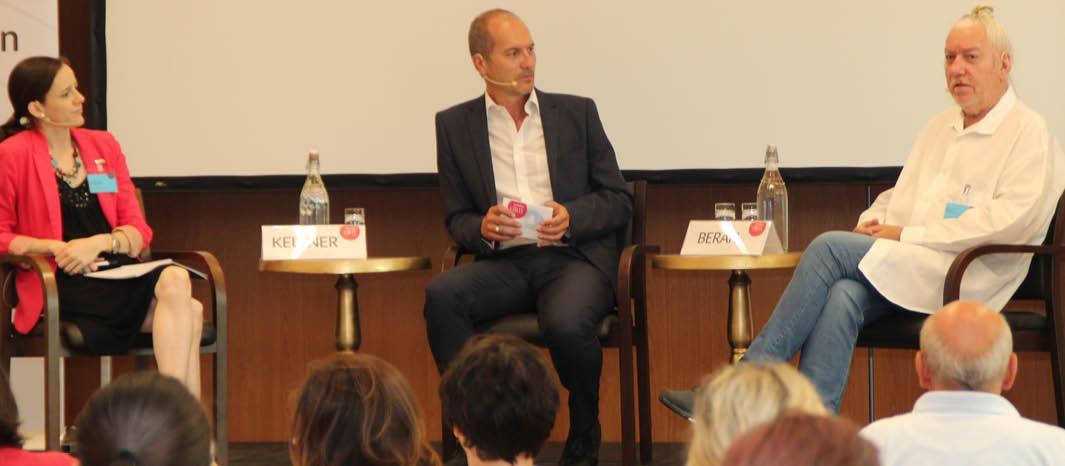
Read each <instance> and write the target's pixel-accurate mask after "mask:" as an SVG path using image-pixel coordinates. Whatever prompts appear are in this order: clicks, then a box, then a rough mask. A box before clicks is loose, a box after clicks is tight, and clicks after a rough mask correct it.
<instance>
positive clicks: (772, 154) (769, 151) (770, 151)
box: [765, 145, 777, 162]
mask: <svg viewBox="0 0 1065 466" xmlns="http://www.w3.org/2000/svg"><path fill="white" fill-rule="evenodd" d="M765 160H766V162H769V161H773V162H776V161H777V146H773V145H767V146H765Z"/></svg>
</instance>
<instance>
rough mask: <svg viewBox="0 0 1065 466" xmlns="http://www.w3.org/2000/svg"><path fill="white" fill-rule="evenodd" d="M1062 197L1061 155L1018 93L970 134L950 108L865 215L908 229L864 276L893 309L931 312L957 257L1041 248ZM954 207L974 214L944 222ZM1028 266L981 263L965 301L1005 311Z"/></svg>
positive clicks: (878, 250)
mask: <svg viewBox="0 0 1065 466" xmlns="http://www.w3.org/2000/svg"><path fill="white" fill-rule="evenodd" d="M1063 187H1065V153H1063V152H1062V150H1061V147H1060V146H1059V145H1058V143H1057V141H1056V140H1055V139H1054V137H1053V136H1052V135H1051V134H1050V131H1049V130H1048V129H1047V125H1046V121H1045V120H1044V119H1043V117H1042V116H1040V115H1039V114H1037V113H1035V112H1034V111H1032V110H1031V109H1030V108H1028V106H1026V105H1024V104H1023V103H1021V102H1020V101H1019V100H1018V99H1017V97H1016V95H1015V94H1014V93H1013V88H1012V87H1011V88H1010V89H1008V90H1007V91H1006V93H1005V94H1004V95H1003V96H1002V98H1001V99H999V102H998V103H997V104H996V105H995V107H994V108H992V109H991V111H990V112H988V114H987V115H986V116H984V118H983V119H982V120H980V121H979V122H977V123H975V124H973V125H971V126H969V127H968V128H964V126H963V120H962V112H961V109H960V108H958V107H954V108H952V109H950V110H947V111H945V112H943V113H941V114H939V115H937V116H936V117H934V118H932V120H931V121H930V122H929V123H928V125H927V126H925V128H924V130H923V131H922V132H921V135H920V136H919V137H918V139H917V142H916V143H915V144H914V146H913V150H912V151H911V152H910V156H909V158H907V159H906V164H905V165H904V166H903V168H902V174H901V175H900V176H899V180H898V182H897V183H896V184H895V187H894V188H892V189H890V190H888V191H885V192H884V193H882V194H881V195H880V196H879V197H877V198H876V202H874V203H873V205H872V206H871V207H869V209H868V210H866V211H865V212H863V213H862V215H861V217H860V218H859V220H858V222H859V223H862V222H865V221H868V220H872V219H878V220H879V221H880V223H882V224H891V225H899V226H901V227H903V229H902V237H901V240H900V241H893V240H887V239H878V240H877V241H876V242H875V243H874V244H873V247H872V248H871V249H870V250H869V252H868V253H867V254H866V255H865V257H864V258H862V261H861V263H860V264H859V266H858V267H859V269H861V271H862V273H864V274H865V276H866V277H867V278H868V279H869V281H870V283H872V285H873V286H874V287H875V288H876V289H877V291H879V292H880V293H881V294H882V295H884V297H886V298H887V299H888V300H889V301H891V302H892V303H895V304H897V305H899V306H902V307H904V308H907V309H911V310H914V311H919V312H924V313H932V312H935V310H936V309H939V308H940V307H941V306H942V305H943V280H944V278H945V277H946V275H947V269H949V268H950V264H951V262H952V261H953V260H954V257H955V256H957V255H958V253H960V252H961V251H962V250H964V249H966V248H968V247H971V246H977V245H981V244H987V243H1007V244H1041V243H1042V242H1043V239H1044V238H1045V237H1046V232H1047V227H1048V226H1049V225H1050V219H1051V216H1052V215H1053V213H1054V209H1055V207H1056V206H1057V201H1058V197H1059V196H1060V195H1061V192H1062V189H1063ZM948 203H951V204H956V205H965V206H970V207H971V208H969V209H968V210H965V211H964V213H961V215H960V216H957V217H956V218H945V213H946V211H947V208H948ZM955 212H956V211H955ZM1030 261H1031V256H1030V255H1025V256H1019V255H990V256H984V257H981V258H979V259H977V260H976V261H974V262H973V263H972V264H971V265H970V266H969V268H968V269H967V271H966V272H965V275H964V277H963V280H962V283H961V297H962V298H964V299H969V300H974V301H978V302H982V303H985V304H986V305H987V306H989V307H991V308H992V309H1001V308H1002V307H1003V306H1004V305H1005V304H1006V301H1008V300H1009V298H1010V297H1011V296H1013V292H1014V291H1015V290H1016V289H1017V287H1018V286H1020V284H1021V282H1022V281H1023V280H1024V276H1025V275H1026V273H1027V270H1028V265H1029V263H1030Z"/></svg>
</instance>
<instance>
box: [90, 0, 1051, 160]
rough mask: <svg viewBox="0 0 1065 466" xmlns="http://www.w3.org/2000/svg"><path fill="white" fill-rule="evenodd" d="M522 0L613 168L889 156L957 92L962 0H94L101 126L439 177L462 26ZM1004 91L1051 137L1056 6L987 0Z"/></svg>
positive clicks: (160, 139)
mask: <svg viewBox="0 0 1065 466" xmlns="http://www.w3.org/2000/svg"><path fill="white" fill-rule="evenodd" d="M496 6H501V7H504V8H508V9H511V10H513V11H515V12H516V13H518V14H519V15H520V16H521V17H522V18H523V19H524V20H525V22H526V23H527V24H528V26H529V28H530V30H531V31H532V34H533V38H534V40H535V41H536V50H537V58H538V64H537V69H536V80H537V85H538V87H539V88H540V89H543V90H544V91H548V92H562V93H572V94H580V95H586V96H590V97H592V98H594V99H595V100H596V102H597V103H598V106H599V112H600V115H601V116H602V119H603V123H604V125H605V127H606V130H607V133H608V135H609V136H610V138H611V140H612V142H613V144H614V147H615V150H616V151H617V154H618V160H619V162H620V165H621V167H622V169H626V170H676V169H706V168H744V167H757V166H760V165H761V163H762V155H763V154H764V148H765V145H766V144H774V145H777V146H778V147H779V148H780V157H781V164H782V165H783V166H785V167H877V166H898V165H901V164H902V162H903V160H904V159H905V157H906V155H907V153H908V151H909V149H910V145H911V144H912V142H913V140H914V138H915V137H916V135H917V132H918V131H919V129H920V128H921V127H922V126H923V125H924V124H925V123H926V122H927V120H928V119H929V118H930V117H931V116H932V115H934V114H935V113H937V112H939V111H941V110H943V109H944V108H947V107H948V106H950V105H952V102H951V99H950V96H949V95H948V94H947V93H946V91H945V82H944V73H943V44H944V39H945V37H946V34H947V31H948V29H949V27H950V25H951V24H952V23H953V21H954V20H956V19H957V18H958V17H959V16H960V15H962V14H963V13H965V12H966V11H967V10H968V8H969V7H970V6H971V2H969V1H960V0H940V1H926V0H895V1H891V2H865V1H850V0H814V1H809V2H794V1H785V0H766V1H748V2H737V1H719V0H710V1H707V0H673V1H668V0H664V1H660V2H636V1H608V0H588V1H572V0H567V1H559V0H544V1H539V2H514V1H504V2H488V1H481V0H471V1H460V2H429V1H414V2H411V1H384V0H382V1H372V0H366V1H339V0H336V1H328V0H321V1H306V2H294V1H290V0H263V1H254V0H232V1H214V0H184V1H181V2H173V1H171V2H133V1H129V2H108V3H107V62H108V115H109V121H108V126H109V128H110V130H112V131H113V132H114V133H115V134H116V135H117V136H118V139H119V141H121V142H122V144H123V146H124V150H125V152H126V154H127V157H128V158H129V164H130V166H131V169H132V171H133V173H134V174H135V175H137V176H141V177H177V176H259V175H284V174H301V173H303V170H304V163H305V155H306V153H307V151H308V150H309V149H311V148H315V149H318V150H319V151H320V152H321V154H322V168H323V172H324V173H329V174H397V173H434V172H435V171H436V161H435V140H434V127H433V116H434V114H435V113H436V112H437V111H439V110H442V109H444V108H447V107H449V106H451V105H454V104H456V103H459V102H463V101H466V100H468V99H471V98H474V97H477V96H479V95H481V94H482V93H483V92H484V84H483V82H482V81H481V80H480V78H479V77H478V76H477V75H476V74H475V72H474V70H473V67H472V65H471V64H470V58H469V53H468V51H467V45H466V31H467V27H468V25H469V22H470V20H471V19H472V18H473V17H474V16H475V15H476V14H477V13H478V12H480V11H482V10H485V9H487V8H491V7H496ZM997 16H998V18H999V19H1000V20H1001V21H1002V22H1003V23H1004V24H1005V26H1006V28H1007V30H1008V31H1009V33H1010V37H1011V39H1012V41H1013V45H1014V49H1015V52H1014V73H1013V81H1014V87H1015V89H1016V91H1017V93H1018V94H1019V96H1020V97H1021V99H1022V100H1024V101H1025V102H1027V103H1028V104H1029V105H1030V106H1031V107H1033V108H1035V109H1036V110H1037V111H1039V112H1041V113H1042V114H1043V115H1044V116H1045V117H1046V118H1047V120H1048V121H1049V123H1050V127H1051V130H1052V131H1053V132H1054V134H1055V135H1057V136H1058V137H1059V138H1060V137H1061V136H1062V135H1063V134H1065V85H1062V84H1063V83H1065V60H1063V58H1065V52H1063V48H1062V47H1063V44H1065V28H1062V27H1061V24H1063V23H1065V2H1062V1H1060V0H1032V1H1025V2H999V11H998V12H997Z"/></svg>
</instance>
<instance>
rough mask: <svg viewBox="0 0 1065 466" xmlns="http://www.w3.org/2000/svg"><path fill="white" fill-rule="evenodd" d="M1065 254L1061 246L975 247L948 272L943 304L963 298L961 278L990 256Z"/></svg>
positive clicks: (957, 259)
mask: <svg viewBox="0 0 1065 466" xmlns="http://www.w3.org/2000/svg"><path fill="white" fill-rule="evenodd" d="M1063 253H1065V248H1063V247H1061V246H1049V245H1029V244H985V245H982V246H973V247H971V248H969V249H966V250H964V251H962V252H961V253H960V254H958V257H955V258H954V262H952V263H951V264H950V269H949V270H947V277H946V280H945V282H944V285H943V304H946V303H949V302H952V301H957V300H958V298H959V297H961V278H962V275H964V274H965V270H966V269H967V268H969V264H971V263H972V262H973V261H974V260H976V259H977V258H979V257H981V256H986V255H988V254H1037V255H1044V256H1054V255H1058V254H1063Z"/></svg>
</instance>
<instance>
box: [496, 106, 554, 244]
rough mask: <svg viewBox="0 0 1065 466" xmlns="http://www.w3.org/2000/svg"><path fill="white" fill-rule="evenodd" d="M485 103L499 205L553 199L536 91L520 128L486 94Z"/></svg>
mask: <svg viewBox="0 0 1065 466" xmlns="http://www.w3.org/2000/svg"><path fill="white" fill-rule="evenodd" d="M484 104H485V112H486V113H487V114H488V146H489V148H490V149H491V151H492V173H493V175H494V176H495V184H496V203H497V204H499V203H501V202H503V198H505V197H508V198H511V199H517V200H519V201H521V202H524V203H526V204H530V205H544V203H546V202H548V201H551V200H553V199H554V197H553V194H552V192H551V173H550V172H549V171H548V166H547V145H546V143H545V142H544V125H543V121H542V120H541V119H540V101H539V100H538V99H537V98H536V91H533V92H532V93H531V94H529V100H528V101H526V102H525V115H526V116H525V120H524V121H522V124H521V127H520V128H518V127H517V126H516V125H515V124H514V119H513V118H511V117H510V113H508V112H507V109H506V108H505V107H503V106H502V105H499V104H497V103H495V101H493V100H492V97H491V96H489V95H488V94H487V93H485V95H484ZM534 243H536V241H534V240H529V239H525V238H521V237H518V238H515V239H512V240H508V241H502V242H501V244H500V247H501V248H507V247H511V246H517V245H519V244H534Z"/></svg>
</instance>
